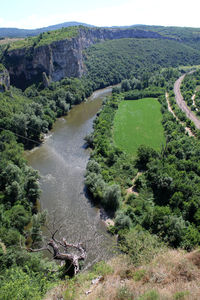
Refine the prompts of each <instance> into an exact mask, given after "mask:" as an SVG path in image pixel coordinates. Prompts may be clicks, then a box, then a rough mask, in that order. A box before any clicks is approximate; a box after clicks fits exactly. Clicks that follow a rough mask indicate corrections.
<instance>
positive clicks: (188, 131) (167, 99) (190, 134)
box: [165, 92, 195, 137]
mask: <svg viewBox="0 0 200 300" xmlns="http://www.w3.org/2000/svg"><path fill="white" fill-rule="evenodd" d="M165 98H166V101H167V106H168V110H169V112H170V113H171V114H172V115H173V116H174V118H175V119H176V120H177V121H178V122H179V123H180V124H181V125H182V126H184V127H185V125H184V122H181V121H180V120H179V118H178V117H177V116H176V115H175V113H174V111H173V109H172V108H171V105H170V102H169V94H168V93H167V92H166V94H165ZM185 131H186V132H187V133H188V134H189V136H193V137H195V135H194V134H193V133H192V131H191V129H190V128H189V127H185Z"/></svg>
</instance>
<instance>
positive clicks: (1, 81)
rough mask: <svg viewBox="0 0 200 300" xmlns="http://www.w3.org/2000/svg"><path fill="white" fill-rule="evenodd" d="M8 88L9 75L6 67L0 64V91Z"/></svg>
mask: <svg viewBox="0 0 200 300" xmlns="http://www.w3.org/2000/svg"><path fill="white" fill-rule="evenodd" d="M9 88H10V76H9V73H8V71H7V69H6V68H5V67H4V66H3V65H2V64H0V92H5V91H7V90H9Z"/></svg>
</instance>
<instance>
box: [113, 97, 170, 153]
mask: <svg viewBox="0 0 200 300" xmlns="http://www.w3.org/2000/svg"><path fill="white" fill-rule="evenodd" d="M161 120H162V114H161V112H160V103H159V102H158V101H157V99H155V98H144V99H140V100H128V101H122V102H121V103H120V105H119V109H118V110H117V112H116V115H115V119H114V130H113V135H114V142H115V144H116V145H117V146H118V147H119V148H120V149H122V150H124V151H126V152H128V153H130V154H133V155H135V154H136V152H137V149H138V147H139V146H140V145H141V144H143V145H147V146H151V147H152V148H154V149H155V150H160V149H161V147H162V145H163V144H165V138H164V129H163V127H162V124H161Z"/></svg>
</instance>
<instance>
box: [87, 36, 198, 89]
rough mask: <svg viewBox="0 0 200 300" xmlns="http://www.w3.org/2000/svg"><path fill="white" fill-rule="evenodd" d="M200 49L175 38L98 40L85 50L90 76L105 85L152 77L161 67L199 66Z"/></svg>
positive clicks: (92, 79) (101, 85) (97, 83)
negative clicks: (151, 74)
mask: <svg viewBox="0 0 200 300" xmlns="http://www.w3.org/2000/svg"><path fill="white" fill-rule="evenodd" d="M199 58H200V55H199V51H197V50H195V49H192V48H191V47H189V46H187V45H184V44H180V43H178V42H176V41H171V40H162V39H161V40H160V39H120V40H113V41H106V42H104V43H98V44H96V45H94V46H92V47H90V48H88V49H87V50H86V51H85V64H86V66H87V70H88V74H87V76H88V77H89V79H90V80H91V81H92V82H93V83H94V84H96V87H95V88H99V87H100V88H101V87H104V86H106V85H108V84H116V83H119V82H120V81H121V80H123V79H124V78H131V77H133V76H136V77H139V76H148V73H151V72H154V71H156V70H159V69H160V68H161V67H170V66H173V67H178V66H179V65H194V64H195V65H196V64H198V62H199Z"/></svg>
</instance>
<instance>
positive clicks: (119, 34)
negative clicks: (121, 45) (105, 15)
mask: <svg viewBox="0 0 200 300" xmlns="http://www.w3.org/2000/svg"><path fill="white" fill-rule="evenodd" d="M122 38H156V39H159V38H165V37H163V36H161V35H160V34H158V33H156V32H153V31H146V30H138V29H105V28H85V27H81V28H79V33H78V35H77V36H76V37H73V38H70V39H62V40H59V41H54V42H52V43H50V44H47V45H43V46H40V47H38V46H37V45H34V46H32V47H29V48H28V47H27V48H26V47H23V48H19V49H14V50H10V51H9V49H8V50H7V52H6V53H5V62H6V66H7V68H8V70H9V73H10V77H11V83H12V84H13V85H15V86H17V87H20V88H25V87H26V86H28V85H29V84H31V83H33V82H39V81H42V78H44V76H43V75H44V73H45V76H47V78H48V80H49V81H51V80H52V81H58V80H61V79H62V78H64V77H66V76H67V77H81V76H82V75H83V73H84V72H85V71H86V70H85V67H84V62H83V50H84V49H85V48H87V47H89V46H91V45H92V44H95V43H97V42H103V41H105V40H107V39H109V40H111V39H122Z"/></svg>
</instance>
